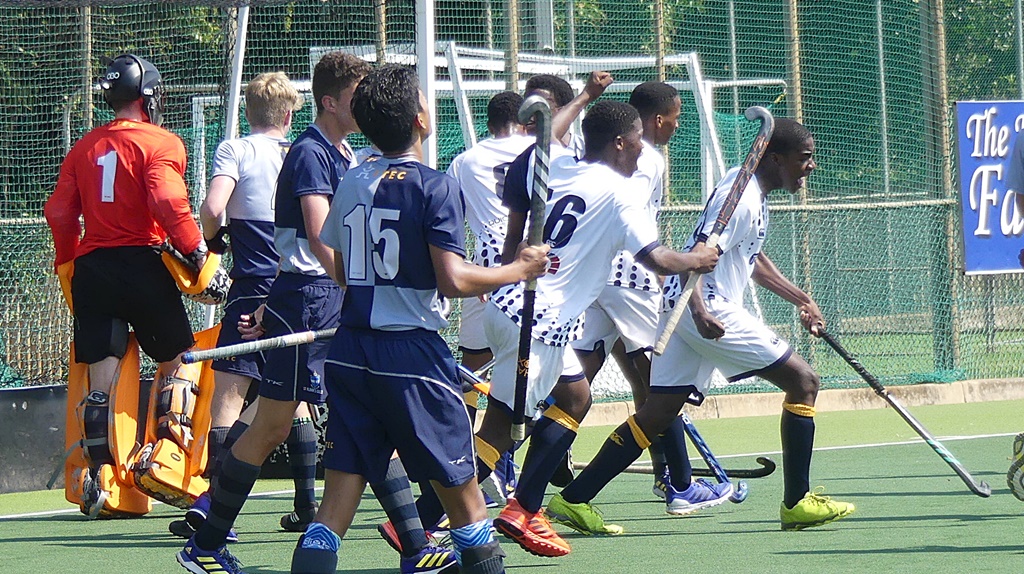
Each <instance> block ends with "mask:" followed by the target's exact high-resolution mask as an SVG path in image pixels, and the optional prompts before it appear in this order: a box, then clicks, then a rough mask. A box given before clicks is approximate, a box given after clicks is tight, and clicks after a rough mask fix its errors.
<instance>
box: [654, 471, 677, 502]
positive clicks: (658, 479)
mask: <svg viewBox="0 0 1024 574" xmlns="http://www.w3.org/2000/svg"><path fill="white" fill-rule="evenodd" d="M670 484H672V475H671V474H669V472H668V467H667V466H666V467H665V470H664V471H662V473H661V476H655V477H654V486H653V487H651V492H652V493H654V496H657V497H658V498H660V499H662V500H665V498H666V497H667V496H668V495H667V494H666V493H667V492H668V488H667V486H668V485H670Z"/></svg>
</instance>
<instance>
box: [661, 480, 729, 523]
mask: <svg viewBox="0 0 1024 574" xmlns="http://www.w3.org/2000/svg"><path fill="white" fill-rule="evenodd" d="M730 496H732V483H731V482H723V483H722V484H712V483H710V482H708V481H706V480H704V479H703V478H701V479H698V480H695V481H693V482H691V483H690V487H689V488H687V489H686V490H684V491H682V492H680V491H678V490H676V489H675V488H673V487H672V484H671V483H668V484H666V485H665V512H667V513H669V514H675V515H677V516H681V515H683V514H689V513H691V512H696V511H697V510H700V509H701V508H710V507H712V506H718V505H719V504H722V503H723V502H725V501H726V500H729V497H730Z"/></svg>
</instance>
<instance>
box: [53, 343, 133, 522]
mask: <svg viewBox="0 0 1024 574" xmlns="http://www.w3.org/2000/svg"><path fill="white" fill-rule="evenodd" d="M68 364H69V365H70V369H69V373H68V402H67V410H66V416H65V427H64V428H65V433H64V441H65V446H66V447H67V448H68V451H67V454H66V455H65V459H64V464H63V470H64V496H65V498H66V499H67V500H68V502H71V503H72V504H77V505H78V506H79V508H80V509H81V510H82V512H83V513H84V514H86V515H89V516H91V517H100V518H120V517H133V516H142V515H144V514H146V513H148V512H149V511H150V510H152V508H153V505H152V500H150V498H149V497H147V496H146V495H145V494H143V493H142V492H139V491H138V490H136V489H135V488H133V482H132V480H131V477H130V475H129V473H128V467H129V462H130V460H131V458H132V457H133V456H134V454H135V453H136V452H137V450H138V444H139V439H138V436H137V433H136V429H137V427H138V423H137V421H138V419H139V418H140V417H139V401H138V396H139V346H138V343H137V342H136V341H135V337H134V335H132V336H131V337H130V338H129V340H128V349H127V351H126V352H125V355H124V357H122V358H121V362H120V366H119V377H118V380H116V381H115V382H114V384H113V386H112V388H111V392H110V394H109V395H104V394H103V393H89V390H88V389H89V366H88V365H86V364H85V363H78V362H76V360H75V350H74V345H72V347H71V353H70V360H69V362H68ZM121 419H124V420H123V421H122V423H121V424H118V421H119V420H121ZM129 423H134V424H129ZM58 472H59V469H58ZM56 474H57V473H55V476H54V477H53V478H51V481H50V484H51V485H52V484H53V483H54V482H55V481H56Z"/></svg>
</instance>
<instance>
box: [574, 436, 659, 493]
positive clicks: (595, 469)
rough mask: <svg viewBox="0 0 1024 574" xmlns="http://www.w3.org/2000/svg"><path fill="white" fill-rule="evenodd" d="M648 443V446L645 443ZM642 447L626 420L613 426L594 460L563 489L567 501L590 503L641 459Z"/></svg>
mask: <svg viewBox="0 0 1024 574" xmlns="http://www.w3.org/2000/svg"><path fill="white" fill-rule="evenodd" d="M645 446H647V445H645ZM642 453H643V448H642V447H641V446H640V445H639V444H637V442H636V439H635V438H634V437H633V432H632V429H631V428H630V426H629V423H628V422H625V423H622V424H621V425H619V426H617V427H615V430H613V431H612V433H611V434H610V435H608V438H607V439H605V441H604V445H602V446H601V450H600V451H598V453H597V456H595V457H594V460H592V461H591V462H590V464H588V465H587V468H585V469H583V472H581V473H579V474H578V475H577V476H576V480H573V481H572V482H571V483H569V486H567V487H565V489H564V490H562V497H563V498H565V501H566V502H571V503H579V502H590V501H591V500H593V499H594V497H596V496H597V493H598V492H601V489H603V488H604V487H605V485H606V484H608V483H609V482H611V480H612V479H613V478H615V477H616V476H618V475H619V474H621V473H622V471H624V470H626V468H627V467H629V465H630V464H632V463H633V461H635V460H636V459H638V458H640V455H641V454H642Z"/></svg>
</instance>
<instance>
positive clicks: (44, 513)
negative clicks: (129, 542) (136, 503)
mask: <svg viewBox="0 0 1024 574" xmlns="http://www.w3.org/2000/svg"><path fill="white" fill-rule="evenodd" d="M316 490H323V487H322V486H318V487H316ZM294 493H295V491H294V490H273V491H270V492H254V493H252V494H250V495H249V498H259V497H261V496H276V495H278V494H294ZM161 504H163V503H162V502H160V501H158V500H154V501H153V506H159V505H161ZM76 512H80V510H78V509H77V508H62V509H60V510H42V511H40V512H26V513H25V514H8V515H6V516H0V520H14V519H16V518H32V517H33V516H56V515H58V514H74V513H76Z"/></svg>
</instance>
